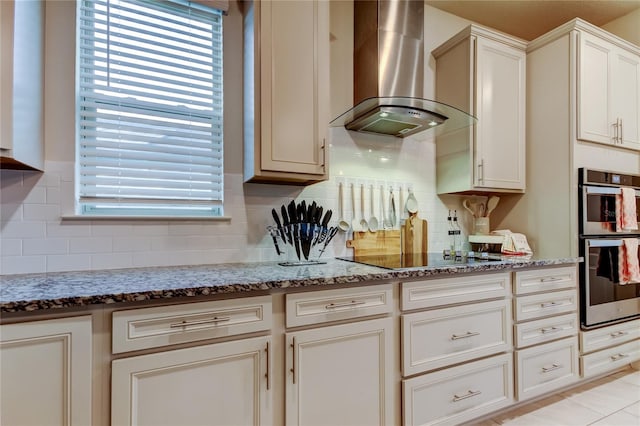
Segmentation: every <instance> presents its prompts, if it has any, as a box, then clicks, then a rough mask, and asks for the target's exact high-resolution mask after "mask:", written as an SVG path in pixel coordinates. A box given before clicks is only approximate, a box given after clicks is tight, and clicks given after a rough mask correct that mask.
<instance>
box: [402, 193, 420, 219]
mask: <svg viewBox="0 0 640 426" xmlns="http://www.w3.org/2000/svg"><path fill="white" fill-rule="evenodd" d="M405 209H406V210H407V211H408V212H409V216H411V215H414V214H416V213H417V212H418V200H416V197H415V195H413V191H412V190H411V189H409V196H408V197H407V202H406V204H405Z"/></svg>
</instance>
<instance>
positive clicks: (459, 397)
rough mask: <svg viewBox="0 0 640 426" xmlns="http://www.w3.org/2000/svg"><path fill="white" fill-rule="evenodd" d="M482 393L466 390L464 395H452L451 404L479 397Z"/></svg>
mask: <svg viewBox="0 0 640 426" xmlns="http://www.w3.org/2000/svg"><path fill="white" fill-rule="evenodd" d="M481 393H482V392H481V391H479V390H477V391H472V390H468V391H467V393H465V394H464V395H455V394H454V395H453V402H458V401H462V400H463V399H467V398H471V397H472V396H477V395H480V394H481Z"/></svg>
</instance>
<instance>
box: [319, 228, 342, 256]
mask: <svg viewBox="0 0 640 426" xmlns="http://www.w3.org/2000/svg"><path fill="white" fill-rule="evenodd" d="M338 230H339V228H337V227H334V226H332V227H331V229H329V232H328V234H327V239H326V240H325V242H324V245H323V246H322V250H320V254H319V255H318V257H321V256H322V253H324V251H325V249H326V248H327V246H328V245H329V243H330V242H331V240H332V239H333V237H335V235H336V234H337V233H338Z"/></svg>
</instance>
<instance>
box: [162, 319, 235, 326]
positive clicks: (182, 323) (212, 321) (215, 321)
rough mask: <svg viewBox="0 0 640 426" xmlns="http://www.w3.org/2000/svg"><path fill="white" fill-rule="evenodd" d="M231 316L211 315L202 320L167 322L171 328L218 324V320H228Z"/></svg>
mask: <svg viewBox="0 0 640 426" xmlns="http://www.w3.org/2000/svg"><path fill="white" fill-rule="evenodd" d="M230 320H231V317H213V318H208V319H203V320H195V321H187V320H184V321H180V322H174V323H173V324H169V327H171V328H182V327H191V326H192V325H204V324H218V323H219V322H225V321H230Z"/></svg>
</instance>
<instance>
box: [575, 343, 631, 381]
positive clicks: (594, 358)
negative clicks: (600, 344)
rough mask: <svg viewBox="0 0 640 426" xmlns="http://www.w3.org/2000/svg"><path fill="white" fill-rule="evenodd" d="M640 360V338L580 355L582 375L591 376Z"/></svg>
mask: <svg viewBox="0 0 640 426" xmlns="http://www.w3.org/2000/svg"><path fill="white" fill-rule="evenodd" d="M638 360H640V340H634V341H631V342H627V343H623V344H621V345H618V346H614V347H611V348H608V349H603V350H601V351H598V352H594V353H591V354H589V355H583V356H581V357H580V371H581V372H582V377H585V378H586V377H591V376H595V375H597V374H600V373H606V372H607V371H612V370H615V369H617V368H621V367H623V366H625V365H626V364H629V363H630V362H635V361H638Z"/></svg>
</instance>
